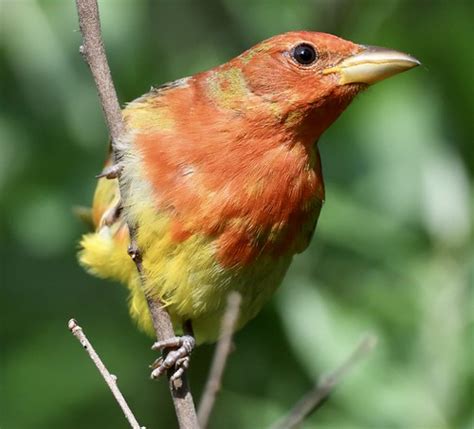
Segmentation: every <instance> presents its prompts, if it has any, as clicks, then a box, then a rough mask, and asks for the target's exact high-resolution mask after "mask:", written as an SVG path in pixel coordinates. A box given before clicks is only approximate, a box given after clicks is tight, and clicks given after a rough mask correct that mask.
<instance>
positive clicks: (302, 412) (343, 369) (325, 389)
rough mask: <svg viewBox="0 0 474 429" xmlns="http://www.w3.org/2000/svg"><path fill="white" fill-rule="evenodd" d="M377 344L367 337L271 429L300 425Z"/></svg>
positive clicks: (288, 428) (372, 337)
mask: <svg viewBox="0 0 474 429" xmlns="http://www.w3.org/2000/svg"><path fill="white" fill-rule="evenodd" d="M376 343H377V338H376V337H375V336H374V335H367V336H365V337H364V338H363V339H362V340H361V342H360V343H359V344H358V346H357V347H356V348H355V349H354V351H353V352H352V353H351V355H350V356H349V357H348V358H347V359H346V360H345V361H344V362H343V363H342V364H341V365H340V366H339V367H338V368H336V369H335V370H334V371H333V372H332V373H330V374H329V375H328V376H327V377H324V378H322V379H321V380H320V381H319V382H318V383H317V384H316V386H315V387H314V388H313V389H312V390H310V391H309V392H308V393H306V394H305V395H304V396H303V397H302V398H301V399H300V400H299V401H298V402H297V403H296V404H295V406H294V407H293V408H292V409H291V411H290V412H289V413H288V414H287V415H286V416H285V417H283V418H282V419H281V420H280V421H278V422H276V423H275V424H274V425H272V426H271V428H270V429H293V428H296V427H297V426H298V425H300V424H301V423H302V422H303V421H304V419H306V418H307V417H308V416H309V415H310V414H311V413H313V412H314V411H316V410H317V409H318V408H320V407H321V406H322V405H323V404H324V402H325V401H326V399H327V398H328V396H329V395H330V393H331V392H332V391H333V389H334V388H335V387H336V385H337V384H339V383H340V382H341V381H342V379H343V378H344V377H345V376H346V375H347V374H348V373H349V371H351V370H352V369H353V368H354V366H355V365H356V364H357V363H358V362H360V360H361V359H362V358H364V357H366V356H367V355H368V354H369V352H371V351H372V350H373V349H374V347H375V345H376Z"/></svg>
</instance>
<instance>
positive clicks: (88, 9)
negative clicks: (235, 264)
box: [75, 0, 198, 429]
mask: <svg viewBox="0 0 474 429" xmlns="http://www.w3.org/2000/svg"><path fill="white" fill-rule="evenodd" d="M75 1H76V7H77V12H78V16H79V26H80V30H81V33H82V38H83V44H82V46H81V47H80V52H81V54H82V55H83V57H84V59H85V61H86V63H87V64H88V65H89V67H90V69H91V72H92V76H93V77H94V81H95V84H96V87H97V92H98V94H99V98H100V102H101V105H102V109H103V111H104V116H105V120H106V123H107V128H108V130H109V133H110V137H111V141H112V145H111V146H112V154H113V158H114V162H115V165H119V164H120V161H121V159H122V155H123V154H122V152H121V145H120V144H119V143H120V142H121V141H122V139H123V136H124V131H125V126H124V124H123V120H122V113H121V110H120V106H119V103H118V99H117V94H116V91H115V87H114V84H113V81H112V76H111V73H110V69H109V65H108V63H107V57H106V55H105V49H104V45H103V42H102V35H101V30H100V18H99V8H98V5H97V0H75ZM119 173H120V168H119V167H117V174H118V181H119V187H120V195H121V197H122V200H126V196H127V187H126V186H125V184H124V182H123V181H122V180H121V177H120V174H119ZM124 197H125V198H124ZM128 226H129V231H130V240H131V247H132V248H133V252H131V253H130V254H131V256H132V257H133V256H134V261H135V263H136V265H137V270H138V272H139V275H140V278H141V280H142V284H143V281H144V280H145V274H144V272H143V270H142V268H141V255H140V251H139V249H138V248H137V246H136V240H135V232H136V230H137V228H138V227H139V225H130V224H129V225H128ZM147 302H148V307H149V310H150V314H151V318H152V321H153V326H154V328H155V332H156V336H157V338H158V340H162V339H166V338H169V337H173V336H174V331H173V326H172V324H171V320H170V318H169V315H168V313H167V312H166V310H165V309H163V307H162V306H161V304H160V303H159V302H156V301H154V300H150V299H148V300H147ZM169 375H170V374H169ZM178 383H179V384H180V385H175V384H174V383H171V382H170V390H171V396H172V398H173V404H174V407H175V410H176V416H177V418H178V422H179V425H180V427H181V428H186V429H189V428H197V427H198V423H197V416H196V410H195V407H194V402H193V398H192V395H191V391H190V389H189V385H188V382H187V378H186V377H185V376H183V377H181V380H180V381H179V380H178Z"/></svg>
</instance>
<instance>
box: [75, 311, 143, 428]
mask: <svg viewBox="0 0 474 429" xmlns="http://www.w3.org/2000/svg"><path fill="white" fill-rule="evenodd" d="M68 328H69V330H70V331H71V332H72V333H73V335H74V336H75V337H76V338H77V339H78V341H79V342H80V343H81V345H82V347H84V348H85V349H86V351H87V353H88V354H89V357H90V358H91V359H92V362H94V364H95V366H96V367H97V369H98V370H99V372H100V374H101V375H102V377H103V378H104V380H105V382H106V383H107V385H108V386H109V388H110V390H111V391H112V394H113V395H114V398H115V400H116V401H117V402H118V404H119V406H120V408H121V409H122V411H123V413H124V414H125V418H126V419H127V420H128V422H129V423H130V426H131V427H132V429H145V427H144V426H140V425H139V423H138V422H137V419H136V418H135V416H134V415H133V413H132V410H131V409H130V407H129V406H128V404H127V401H125V398H124V397H123V395H122V392H121V391H120V389H119V388H118V386H117V377H116V376H115V375H112V374H111V373H110V372H109V371H108V370H107V368H106V367H105V365H104V363H103V362H102V360H101V358H100V357H99V355H98V354H97V352H96V351H95V350H94V347H92V344H91V343H90V341H89V340H88V339H87V337H86V334H85V333H84V331H83V330H82V328H81V327H80V326H79V325H78V324H77V322H76V321H75V320H74V319H71V320H70V321H69V322H68Z"/></svg>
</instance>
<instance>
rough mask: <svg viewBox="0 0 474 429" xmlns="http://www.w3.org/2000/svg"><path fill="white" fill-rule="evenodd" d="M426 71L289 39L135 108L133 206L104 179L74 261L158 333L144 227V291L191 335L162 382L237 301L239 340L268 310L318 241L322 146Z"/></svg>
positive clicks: (326, 39)
mask: <svg viewBox="0 0 474 429" xmlns="http://www.w3.org/2000/svg"><path fill="white" fill-rule="evenodd" d="M419 64H420V63H419V62H418V61H417V60H416V59H415V58H413V57H411V56H409V55H407V54H404V53H401V52H397V51H393V50H389V49H384V48H378V47H372V46H364V45H358V44H354V43H352V42H349V41H346V40H343V39H340V38H338V37H336V36H333V35H330V34H324V33H314V32H305V31H300V32H291V33H286V34H282V35H279V36H275V37H272V38H270V39H268V40H265V41H263V42H261V43H259V44H258V45H256V46H254V47H253V48H251V49H249V50H248V51H246V52H244V53H243V54H241V55H239V56H238V57H236V58H234V59H232V60H230V61H229V62H227V63H225V64H223V65H220V66H218V67H215V68H213V69H211V70H209V71H205V72H202V73H198V74H196V75H194V76H191V77H187V78H184V79H179V80H177V81H175V82H172V83H168V84H165V85H163V86H161V87H158V88H155V89H152V90H151V91H150V92H148V93H147V94H145V95H143V96H142V97H140V98H137V99H136V100H134V101H132V102H131V103H129V104H128V105H127V106H126V108H125V109H124V110H123V117H124V119H125V124H126V127H127V130H128V131H127V138H126V139H125V140H124V141H122V142H121V144H122V147H123V149H124V150H125V157H124V159H123V160H122V162H121V165H120V168H121V169H122V170H121V174H122V178H123V179H124V181H125V183H126V185H127V187H128V192H127V194H128V195H127V196H126V198H124V201H120V197H119V193H118V184H117V180H116V179H113V178H112V179H110V178H106V177H103V178H101V179H99V182H98V185H97V189H96V192H95V196H94V202H93V209H92V213H93V222H94V225H95V232H93V233H90V234H86V235H84V236H83V238H82V241H81V251H80V254H79V258H80V262H81V264H82V265H83V266H85V267H86V268H87V270H88V271H89V272H91V273H92V274H94V275H97V276H99V277H104V278H111V279H116V280H118V281H120V282H122V283H124V284H125V285H127V286H128V288H129V290H130V302H129V304H130V313H131V315H132V317H133V318H134V319H135V320H136V321H137V322H138V325H139V326H140V327H141V328H143V329H144V330H145V331H148V332H150V333H152V332H153V327H152V324H151V319H150V316H149V312H148V307H147V303H146V299H145V296H144V294H143V289H142V288H141V286H140V279H139V277H138V274H137V270H136V267H135V264H134V262H133V261H132V260H131V258H130V257H129V255H128V254H127V247H128V246H129V232H128V228H127V224H126V222H128V224H129V225H135V226H136V228H137V231H136V239H137V245H138V248H139V249H140V251H141V255H142V258H143V259H142V260H143V270H144V274H145V276H144V277H145V278H146V284H145V285H144V286H145V293H146V295H147V296H148V298H149V299H155V300H159V302H160V303H162V304H163V305H165V306H166V309H167V310H168V312H169V314H170V316H171V319H172V321H173V324H174V326H175V329H176V330H177V332H180V333H181V332H182V331H181V329H182V328H183V326H184V327H186V328H187V329H185V331H184V333H185V334H186V335H184V336H182V337H179V338H175V339H171V340H169V341H165V342H163V343H162V344H159V347H161V348H165V349H166V348H168V350H169V349H174V350H171V352H172V353H171V354H168V356H171V358H167V359H166V360H165V361H161V363H160V366H159V367H158V368H157V369H155V371H154V373H153V375H159V374H161V373H163V372H164V371H165V370H166V369H167V368H169V367H172V366H180V365H181V366H182V367H183V366H184V367H186V366H187V363H188V362H187V360H186V359H187V354H189V352H190V350H191V349H192V347H193V346H194V338H195V339H196V341H197V343H201V342H211V341H214V340H216V338H217V336H218V332H219V326H220V320H221V317H222V315H223V311H224V308H225V304H226V296H227V294H228V293H229V291H232V290H236V291H238V292H240V294H241V296H242V304H241V314H240V319H239V321H238V326H237V328H241V327H242V326H243V325H245V323H247V322H248V321H249V320H250V319H252V318H253V317H254V316H255V315H256V314H257V313H258V312H259V311H260V309H261V308H262V306H263V305H264V303H265V302H266V301H268V299H269V298H270V297H271V295H272V293H273V292H274V291H275V289H276V288H277V287H278V285H279V284H280V283H281V281H282V279H283V277H284V275H285V272H286V271H287V269H288V267H289V265H290V263H291V261H292V258H293V256H294V255H295V254H296V253H300V252H302V251H303V250H305V249H306V248H307V247H308V244H309V242H310V240H311V237H312V236H313V233H314V230H315V227H316V222H317V219H318V216H319V212H320V210H321V206H322V204H323V201H324V183H323V176H322V171H321V161H320V156H319V152H318V146H317V142H318V139H319V138H320V136H321V134H322V133H323V132H324V131H325V130H326V129H327V128H328V127H329V126H330V125H331V124H332V123H333V122H334V121H335V120H336V119H337V118H338V116H339V115H340V114H341V113H342V112H343V111H344V110H345V109H346V107H347V106H348V105H349V104H350V102H351V101H352V99H353V98H354V97H355V96H356V95H357V94H358V93H359V92H361V91H363V90H364V89H366V88H367V87H368V86H369V85H371V84H373V83H375V82H377V81H380V80H382V79H385V78H387V77H390V76H392V75H395V74H397V73H400V72H402V71H405V70H408V69H410V68H412V67H415V66H417V65H419ZM110 166H111V161H110V160H109V161H107V163H106V169H105V170H104V171H105V172H109V171H114V168H112V169H110ZM110 176H112V177H113V175H111V174H109V177H110ZM125 217H126V219H125ZM191 328H192V331H191ZM191 332H193V333H194V334H192V333H191ZM192 335H194V338H193V337H192ZM181 370H182V368H181Z"/></svg>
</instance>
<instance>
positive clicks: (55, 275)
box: [0, 0, 474, 429]
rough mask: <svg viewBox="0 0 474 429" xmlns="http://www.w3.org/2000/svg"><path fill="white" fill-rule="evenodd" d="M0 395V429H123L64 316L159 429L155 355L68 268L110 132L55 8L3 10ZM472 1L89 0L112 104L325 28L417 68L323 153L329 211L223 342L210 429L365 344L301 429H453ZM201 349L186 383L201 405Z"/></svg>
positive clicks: (59, 5) (165, 402)
mask: <svg viewBox="0 0 474 429" xmlns="http://www.w3.org/2000/svg"><path fill="white" fill-rule="evenodd" d="M0 5H1V6H0V7H1V9H0V13H1V27H0V31H1V34H0V85H1V98H0V100H1V103H0V109H1V117H0V198H1V200H0V203H1V230H0V234H1V246H0V263H1V309H0V310H1V328H0V329H1V342H0V348H1V374H0V375H1V378H0V388H1V398H0V407H1V408H0V426H1V427H2V428H5V429H29V428H32V429H33V428H34V429H39V428H73V429H74V428H99V427H104V428H112V427H113V428H122V427H123V428H125V427H127V424H126V422H125V420H124V418H123V416H122V415H121V412H120V410H119V409H118V407H117V405H116V404H115V402H114V400H113V398H112V396H111V395H110V393H109V391H108V390H107V388H106V386H105V384H104V382H103V380H102V379H101V378H100V377H99V375H98V373H97V372H96V370H95V368H94V367H93V365H92V363H91V362H90V360H89V359H88V357H87V356H86V354H85V353H84V351H83V350H82V349H81V348H80V346H79V344H78V343H77V341H76V340H75V339H74V338H73V337H72V336H71V334H70V333H69V331H68V330H67V328H66V323H67V320H68V319H69V318H70V317H75V318H77V319H78V321H79V323H80V324H81V325H82V326H83V327H84V329H85V330H86V333H87V334H88V335H89V337H90V339H91V341H92V342H93V343H94V345H95V346H96V349H97V350H98V351H99V353H100V354H101V356H102V358H103V359H104V361H105V363H106V364H107V365H108V367H109V368H110V370H111V371H112V372H113V373H115V374H117V375H118V377H119V385H120V387H121V388H122V389H123V392H124V393H125V396H126V397H127V398H128V400H129V402H130V405H131V407H132V409H133V410H134V411H135V413H136V415H137V416H138V419H139V421H140V423H141V424H142V425H145V426H146V427H147V428H150V429H151V428H158V427H174V426H175V417H174V414H173V411H172V405H171V401H170V398H169V394H168V392H167V388H166V386H165V384H166V383H164V382H151V381H150V380H149V379H148V376H149V369H148V367H147V365H148V364H149V363H150V362H151V361H152V360H153V359H154V358H155V357H156V354H155V353H154V352H152V351H151V350H150V345H151V343H152V339H150V338H147V337H146V336H144V335H143V334H142V333H140V332H138V331H137V330H136V329H135V327H134V326H133V323H132V322H131V321H130V320H129V318H128V314H127V308H126V298H127V296H126V295H127V294H126V291H125V289H124V288H122V287H119V286H116V285H114V284H111V283H108V282H105V281H100V280H97V279H95V278H92V277H90V276H88V275H86V274H85V273H84V272H83V271H82V270H81V268H80V267H79V266H78V265H77V262H76V258H75V252H76V247H77V242H78V239H79V237H80V235H81V233H82V232H83V231H84V228H83V226H82V225H81V223H80V222H79V221H78V220H77V219H76V218H75V217H74V216H73V214H72V209H71V208H72V207H73V206H74V205H87V204H88V203H89V201H90V198H91V195H92V192H93V189H94V186H95V180H94V174H96V173H97V172H98V171H99V170H100V169H101V165H102V162H103V159H104V155H105V151H106V142H107V134H106V130H105V127H104V122H103V118H102V112H101V110H100V107H99V103H98V100H97V97H96V94H95V89H94V86H93V83H92V79H91V76H90V73H89V71H88V69H87V67H86V66H85V64H84V63H83V62H82V59H81V57H80V55H79V54H78V46H79V43H80V34H79V33H78V31H77V28H78V25H77V17H76V11H75V7H74V3H73V0H61V1H60V0H55V1H33V0H31V1H27V0H25V1H2V2H1V3H0ZM473 5H474V3H473V2H472V1H469V0H466V1H464V2H463V1H442V0H439V1H414V0H373V1H368V0H367V1H349V0H333V1H329V0H327V1H322V0H320V1H316V0H315V1H310V0H307V1H296V0H295V1H290V0H287V1H270V0H268V1H258V0H241V1H239V0H213V1H197V0H194V1H193V0H188V1H184V0H179V1H177V0H168V1H132V0H130V1H112V0H108V1H106V0H104V1H101V10H102V19H103V32H104V38H105V42H106V46H107V50H108V55H109V59H110V64H111V68H112V73H113V77H114V80H115V84H116V87H117V90H118V93H119V98H120V100H121V102H122V103H125V102H126V101H130V100H132V99H134V98H135V97H137V96H139V95H141V94H143V93H144V92H146V91H147V90H148V89H149V88H150V86H151V85H157V84H160V83H162V82H165V81H169V80H173V79H176V78H179V77H183V76H186V75H190V74H193V73H195V72H198V71H200V70H203V69H206V68H210V67H213V66H214V65H217V64H219V63H222V62H225V61H227V60H228V59H229V58H231V57H233V56H235V55H237V54H238V53H240V52H241V51H243V50H244V49H246V48H248V47H250V46H252V45H253V44H255V43H256V42H258V41H260V40H262V39H264V38H267V37H269V36H271V35H274V34H277V33H281V32H284V31H288V30H295V29H310V30H319V31H327V32H331V33H335V34H337V35H340V36H342V37H345V38H348V39H350V40H354V41H357V42H359V43H366V44H373V45H381V46H387V47H391V48H395V49H399V50H402V51H406V52H409V53H411V54H413V55H415V56H416V57H418V58H419V59H420V60H421V61H422V62H423V66H422V67H419V68H417V69H415V70H412V71H410V72H408V73H406V74H403V75H400V76H397V77H395V78H393V79H390V80H388V81H386V82H383V83H381V84H379V85H377V86H375V87H374V88H372V89H370V90H369V91H367V92H366V93H364V94H363V95H362V96H360V97H359V98H358V100H357V101H356V102H354V104H353V105H352V106H351V107H350V108H349V111H348V112H346V113H345V114H344V115H343V117H342V118H341V119H340V120H339V121H338V122H337V123H336V124H335V125H334V126H333V127H332V129H331V130H329V131H328V132H327V133H326V134H325V135H324V136H323V138H322V140H321V144H320V147H321V151H322V158H323V164H324V171H325V178H326V188H327V189H326V194H327V201H326V204H325V206H324V209H323V212H322V216H321V218H320V221H319V226H318V230H317V232H316V235H315V239H314V240H313V242H312V244H311V247H310V249H309V250H308V251H307V252H306V253H304V254H303V255H301V256H299V257H298V258H296V260H295V263H294V264H293V266H292V268H291V270H290V272H289V274H288V276H287V278H286V280H285V282H284V284H283V286H282V287H281V288H280V289H279V291H278V293H277V294H276V295H275V297H274V299H273V300H272V302H271V303H270V304H269V305H267V306H266V307H265V309H264V311H263V312H262V313H261V314H260V315H259V316H258V317H257V318H256V319H255V320H254V321H252V322H251V323H249V324H248V325H247V327H246V328H245V329H244V330H243V331H241V332H240V333H238V334H237V335H236V337H235V342H236V351H235V352H234V353H233V354H232V356H231V359H230V362H229V365H228V368H227V371H226V374H225V379H224V386H223V391H222V394H221V395H220V397H219V399H218V403H217V406H216V409H215V413H214V415H213V418H212V425H211V426H212V427H214V428H221V427H225V428H227V429H231V428H263V427H266V426H268V425H269V424H270V423H272V422H274V421H275V419H277V418H278V417H280V416H282V415H283V414H284V413H285V412H286V411H287V410H288V409H289V408H290V406H291V405H292V404H293V403H294V402H295V401H296V400H297V399H298V398H299V397H300V396H301V395H302V394H303V392H305V391H306V390H308V389H309V388H310V387H311V385H312V384H313V382H314V381H315V380H317V378H318V377H319V376H320V375H322V374H325V373H327V372H328V371H331V370H332V369H334V368H335V367H336V366H337V365H338V364H339V363H340V362H341V361H342V360H344V359H345V357H346V356H347V355H348V354H349V353H350V352H351V350H352V349H353V348H354V347H355V346H356V344H357V343H358V341H359V340H360V338H361V337H362V336H363V335H364V334H365V333H366V332H370V333H373V334H375V335H376V336H377V337H378V346H377V348H376V349H375V350H374V351H373V352H372V353H371V354H370V356H369V357H367V358H366V359H365V360H363V362H361V363H360V364H358V365H357V367H356V368H354V370H353V372H352V373H351V374H350V375H349V376H348V377H347V378H346V379H345V380H344V381H343V382H342V383H341V384H340V385H339V386H338V388H337V390H336V391H335V392H334V394H333V395H332V396H331V398H330V400H329V401H328V402H327V403H326V404H325V405H324V407H323V408H322V409H320V410H319V411H318V412H317V413H315V414H314V415H313V416H312V417H311V418H310V419H309V420H308V421H307V423H306V424H305V426H304V427H306V428H312V427H318V428H338V429H339V428H341V429H344V428H394V429H395V428H400V429H412V428H414V429H418V428H420V429H421V428H423V429H438V428H456V429H457V428H462V429H467V428H472V427H473V425H474V417H473V414H472V406H473V384H474V383H473V381H474V371H473V362H474V359H473V329H472V328H473V308H474V303H473V297H472V287H473V248H472V226H473V222H472V220H473V219H472V212H471V211H472V208H473V202H474V198H473V196H474V195H473V188H472V186H473V181H474V178H473V175H474V146H473V143H474V142H473V136H474V120H473V119H474V108H473V100H474V79H473V71H474V61H473V58H474V54H473V48H472V46H473V40H474V25H473V20H474V6H473ZM212 351H213V347H212V346H203V347H200V348H199V349H198V350H196V352H195V353H194V355H193V362H192V368H191V371H190V377H191V383H192V387H193V392H194V395H195V398H196V399H198V398H199V394H200V392H201V390H202V386H203V383H204V381H205V379H206V374H207V370H208V366H209V361H210V358H211V356H212Z"/></svg>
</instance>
